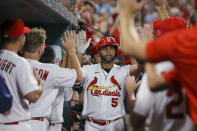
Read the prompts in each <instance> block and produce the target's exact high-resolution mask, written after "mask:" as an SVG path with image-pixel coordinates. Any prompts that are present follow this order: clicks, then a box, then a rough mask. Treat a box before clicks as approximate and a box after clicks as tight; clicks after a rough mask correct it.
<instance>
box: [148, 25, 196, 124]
mask: <svg viewBox="0 0 197 131" xmlns="http://www.w3.org/2000/svg"><path fill="white" fill-rule="evenodd" d="M146 56H147V59H148V60H149V61H151V62H159V61H164V60H170V61H172V62H173V63H174V64H175V66H176V74H177V75H178V76H179V82H180V84H181V86H182V87H183V88H185V91H186V95H187V97H188V107H189V108H188V109H189V113H190V115H191V117H192V120H193V123H194V124H195V125H197V87H196V86H197V76H196V75H197V23H196V25H195V26H194V27H192V28H191V29H189V30H180V31H174V32H170V33H168V34H164V35H163V36H161V37H160V38H158V39H155V40H153V41H151V42H149V43H148V44H147V46H146ZM164 76H165V75H164ZM174 76H175V75H174ZM165 79H167V78H165Z"/></svg>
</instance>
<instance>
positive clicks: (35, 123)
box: [28, 59, 77, 131]
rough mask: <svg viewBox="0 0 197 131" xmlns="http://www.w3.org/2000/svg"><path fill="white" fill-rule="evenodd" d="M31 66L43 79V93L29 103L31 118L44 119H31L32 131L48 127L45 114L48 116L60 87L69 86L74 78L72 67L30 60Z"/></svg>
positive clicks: (40, 130)
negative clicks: (67, 67)
mask: <svg viewBox="0 0 197 131" xmlns="http://www.w3.org/2000/svg"><path fill="white" fill-rule="evenodd" d="M28 61H29V62H30V65H31V66H32V68H36V69H37V71H38V73H39V75H40V77H41V79H42V80H43V81H44V88H43V93H42V95H41V96H40V98H39V100H38V101H37V102H36V103H32V104H30V113H31V116H32V118H44V120H43V121H42V120H31V121H30V124H31V125H32V127H33V131H46V130H47V128H48V120H47V119H46V117H47V116H50V114H51V109H52V103H53V102H54V100H55V99H56V96H57V94H58V90H59V89H60V88H71V87H72V86H73V85H74V83H75V80H76V77H77V75H76V71H75V70H74V69H66V68H60V67H59V66H57V65H54V64H45V63H40V62H38V61H35V60H30V59H28Z"/></svg>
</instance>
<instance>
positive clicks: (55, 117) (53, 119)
mask: <svg viewBox="0 0 197 131" xmlns="http://www.w3.org/2000/svg"><path fill="white" fill-rule="evenodd" d="M72 94H73V90H72V88H65V89H59V91H58V94H57V97H56V99H55V101H54V102H53V104H52V110H51V115H50V117H49V118H48V120H49V127H48V131H61V129H62V123H63V122H64V119H63V116H62V114H63V105H64V101H70V100H71V98H72Z"/></svg>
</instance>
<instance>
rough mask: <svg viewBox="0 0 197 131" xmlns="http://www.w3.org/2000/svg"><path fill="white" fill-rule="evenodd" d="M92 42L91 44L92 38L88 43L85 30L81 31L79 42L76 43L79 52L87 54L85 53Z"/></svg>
mask: <svg viewBox="0 0 197 131" xmlns="http://www.w3.org/2000/svg"><path fill="white" fill-rule="evenodd" d="M90 42H91V38H89V39H88V41H86V32H85V31H83V30H81V31H79V33H78V34H77V42H76V46H77V52H79V53H85V51H86V50H87V48H88V47H89V45H90Z"/></svg>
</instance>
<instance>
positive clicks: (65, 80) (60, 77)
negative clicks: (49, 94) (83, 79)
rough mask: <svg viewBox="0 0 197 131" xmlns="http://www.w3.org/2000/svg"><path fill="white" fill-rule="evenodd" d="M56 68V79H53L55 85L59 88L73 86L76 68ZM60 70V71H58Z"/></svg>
mask: <svg viewBox="0 0 197 131" xmlns="http://www.w3.org/2000/svg"><path fill="white" fill-rule="evenodd" d="M54 69H55V70H53V71H55V73H53V74H55V77H54V78H55V79H54V81H53V85H54V87H58V88H65V87H73V85H74V83H75V81H76V78H77V73H76V71H75V70H74V69H66V68H60V67H57V68H54ZM56 70H58V71H56Z"/></svg>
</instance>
